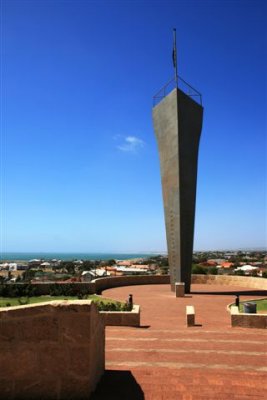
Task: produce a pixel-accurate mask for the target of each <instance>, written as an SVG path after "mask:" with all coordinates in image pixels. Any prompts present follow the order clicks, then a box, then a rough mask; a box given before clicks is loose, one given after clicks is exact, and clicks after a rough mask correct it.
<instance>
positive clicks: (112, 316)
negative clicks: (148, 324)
mask: <svg viewBox="0 0 267 400" xmlns="http://www.w3.org/2000/svg"><path fill="white" fill-rule="evenodd" d="M100 314H102V315H103V316H104V321H105V325H109V326H140V306H138V305H134V306H133V309H132V311H100Z"/></svg>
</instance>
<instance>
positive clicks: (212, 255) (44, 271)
mask: <svg viewBox="0 0 267 400" xmlns="http://www.w3.org/2000/svg"><path fill="white" fill-rule="evenodd" d="M168 273H169V266H168V258H167V256H166V255H155V256H151V257H149V258H135V259H128V260H115V259H110V260H102V261H101V260H69V261H62V260H58V259H51V260H43V259H37V258H36V259H32V260H28V261H20V260H16V261H15V262H14V261H12V262H10V261H9V260H4V261H3V262H2V263H1V264H0V283H19V282H21V283H42V282H50V283H52V282H57V283H63V282H64V283H68V282H69V283H74V282H90V281H92V280H94V279H98V278H101V277H108V276H110V277H112V276H122V275H163V274H168ZM192 273H193V274H212V275H244V276H255V277H259V278H267V251H231V252H229V251H205V252H194V254H193V264H192Z"/></svg>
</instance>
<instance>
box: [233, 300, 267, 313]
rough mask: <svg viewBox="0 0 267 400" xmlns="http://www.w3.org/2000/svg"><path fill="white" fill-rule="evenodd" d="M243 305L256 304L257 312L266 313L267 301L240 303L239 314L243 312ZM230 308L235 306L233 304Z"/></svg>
mask: <svg viewBox="0 0 267 400" xmlns="http://www.w3.org/2000/svg"><path fill="white" fill-rule="evenodd" d="M244 303H256V304H257V311H267V299H259V300H246V301H241V302H240V304H239V312H241V313H243V312H244ZM232 306H235V304H234V303H233V304H231V307H232Z"/></svg>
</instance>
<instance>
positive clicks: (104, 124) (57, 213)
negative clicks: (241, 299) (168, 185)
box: [1, 0, 267, 252]
mask: <svg viewBox="0 0 267 400" xmlns="http://www.w3.org/2000/svg"><path fill="white" fill-rule="evenodd" d="M1 5H2V46H1V48H2V79H1V83H2V107H1V115H2V125H1V167H2V168H1V197H2V198H1V204H2V205H1V217H2V218H1V219H2V222H1V235H2V237H1V251H85V252H93V251H102V252H110V251H114V252H122V251H125V252H134V251H136V252H141V251H161V250H166V239H165V228H164V216H163V205H162V197H161V183H160V171H159V158H158V152H157V144H156V139H155V137H154V133H153V126H152V117H151V113H152V97H153V95H154V94H155V93H156V92H157V91H158V90H159V89H160V88H161V87H162V86H163V85H164V84H165V83H166V82H167V81H168V80H169V79H170V78H171V77H172V75H173V67H172V59H171V52H172V28H173V27H176V29H177V47H178V69H179V74H180V75H181V76H182V77H183V78H184V79H185V80H187V81H188V82H190V83H191V84H192V85H193V86H194V87H196V88H197V89H198V90H199V91H200V92H201V93H202V95H203V105H204V124H203V130H202V137H201V143H200V152H199V168H198V186H197V206H196V223H195V245H194V249H195V250H204V249H224V248H228V249H232V248H247V247H250V248H251V247H263V246H266V70H267V68H266V67H267V66H266V26H267V18H266V3H265V1H264V0H262V1H259V0H253V1H247V0H241V1H231V0H229V1H220V0H218V1H208V0H207V1H204V0H198V1H195V0H191V1H190V0H187V1H180V0H177V1H169V0H165V1H161V0H159V1H155V0H154V1H148V0H147V1H127V0H126V1H115V0H108V1H101V0H98V1H81V0H75V1H74V0H73V1H72V0H68V1H64V0H45V1H43V0H34V1H28V0H19V1H17V0H2V2H1Z"/></svg>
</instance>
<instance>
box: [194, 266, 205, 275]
mask: <svg viewBox="0 0 267 400" xmlns="http://www.w3.org/2000/svg"><path fill="white" fill-rule="evenodd" d="M192 274H198V275H207V269H206V268H204V267H202V265H198V264H193V266H192Z"/></svg>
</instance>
